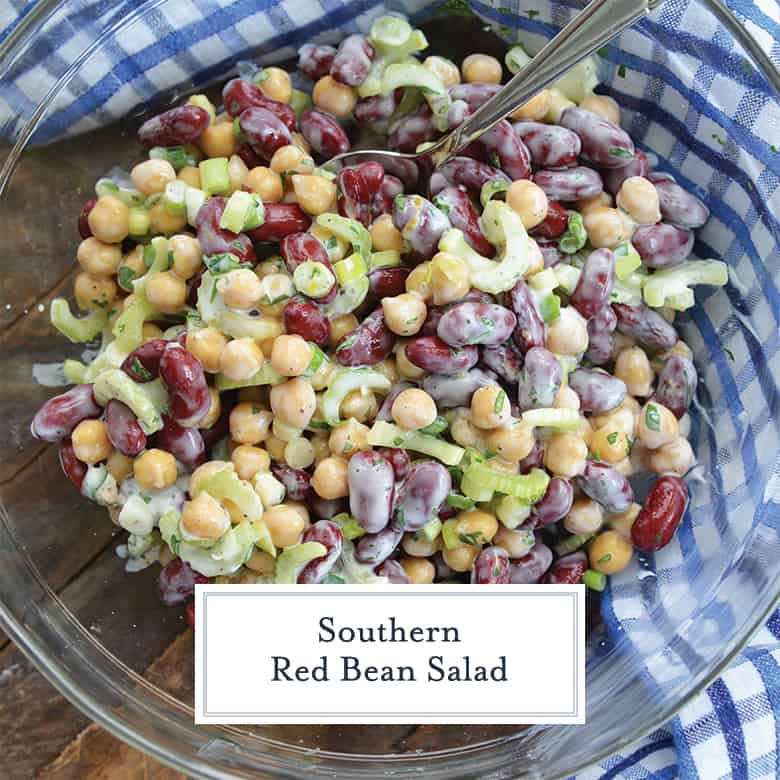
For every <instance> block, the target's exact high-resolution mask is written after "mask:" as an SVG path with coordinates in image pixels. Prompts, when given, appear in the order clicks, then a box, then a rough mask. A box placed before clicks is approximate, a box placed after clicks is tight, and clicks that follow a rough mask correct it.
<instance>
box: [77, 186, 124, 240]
mask: <svg viewBox="0 0 780 780" xmlns="http://www.w3.org/2000/svg"><path fill="white" fill-rule="evenodd" d="M87 222H88V223H89V229H90V230H91V231H92V235H93V236H94V237H95V238H96V239H97V240H98V241H102V242H103V243H104V244H118V243H120V242H122V241H124V239H126V238H127V236H128V234H129V232H130V227H129V225H130V209H129V208H128V207H127V205H126V204H124V203H123V202H122V201H121V200H119V198H115V197H114V196H113V195H103V196H101V197H100V198H98V201H97V203H96V204H95V206H94V207H93V209H92V211H90V212H89V216H88V217H87Z"/></svg>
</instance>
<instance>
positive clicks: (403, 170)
mask: <svg viewBox="0 0 780 780" xmlns="http://www.w3.org/2000/svg"><path fill="white" fill-rule="evenodd" d="M359 160H360V162H365V161H367V160H371V161H373V162H378V163H379V164H380V165H381V166H382V167H383V168H384V169H385V181H387V179H388V177H389V176H392V177H396V178H398V179H400V180H401V181H402V182H403V189H413V188H414V187H415V186H416V184H417V181H418V179H419V177H420V171H419V168H418V167H417V164H416V163H415V162H414V161H413V160H406V159H404V158H402V157H395V158H394V157H381V156H380V155H369V154H366V155H361V156H360V158H359ZM349 162H350V158H349V157H347V158H346V160H345V164H349ZM357 162H358V161H357V160H356V161H355V163H357ZM403 189H402V190H401V191H403Z"/></svg>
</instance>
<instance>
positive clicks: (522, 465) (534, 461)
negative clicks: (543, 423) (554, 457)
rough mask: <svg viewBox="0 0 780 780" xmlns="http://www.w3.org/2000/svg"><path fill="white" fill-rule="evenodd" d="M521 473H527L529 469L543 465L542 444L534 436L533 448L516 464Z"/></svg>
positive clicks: (539, 467)
mask: <svg viewBox="0 0 780 780" xmlns="http://www.w3.org/2000/svg"><path fill="white" fill-rule="evenodd" d="M517 466H518V470H519V472H520V473H521V474H527V473H528V472H529V471H531V469H541V468H543V467H544V445H543V444H542V442H541V441H539V439H538V438H536V436H534V448H533V449H532V450H531V451H530V452H529V453H528V455H526V456H525V457H524V458H523V459H522V460H521V461H520V462H519V463H518V464H517Z"/></svg>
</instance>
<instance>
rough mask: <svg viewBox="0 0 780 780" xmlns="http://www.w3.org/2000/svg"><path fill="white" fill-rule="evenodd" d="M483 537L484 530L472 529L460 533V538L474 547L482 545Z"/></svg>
mask: <svg viewBox="0 0 780 780" xmlns="http://www.w3.org/2000/svg"><path fill="white" fill-rule="evenodd" d="M481 538H482V532H481V531H472V532H471V533H469V534H458V539H460V541H461V542H463V544H469V545H471V546H472V547H481V546H482V542H481V541H480V539H481Z"/></svg>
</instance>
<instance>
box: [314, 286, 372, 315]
mask: <svg viewBox="0 0 780 780" xmlns="http://www.w3.org/2000/svg"><path fill="white" fill-rule="evenodd" d="M370 287H371V285H370V283H369V281H368V277H367V276H359V277H358V278H357V279H353V280H352V281H351V282H349V284H345V285H343V286H342V287H339V291H338V292H337V293H336V297H335V298H334V299H333V300H332V301H331V302H330V303H326V304H325V306H324V307H323V310H324V312H325V316H326V317H328V318H331V319H332V318H333V317H339V316H341V315H342V314H349V313H350V312H351V311H355V309H357V307H358V306H360V304H361V303H363V301H364V300H365V299H366V296H367V295H368V291H369V289H370Z"/></svg>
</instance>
